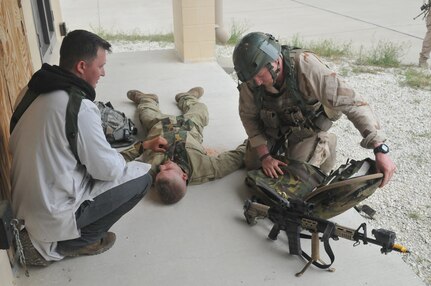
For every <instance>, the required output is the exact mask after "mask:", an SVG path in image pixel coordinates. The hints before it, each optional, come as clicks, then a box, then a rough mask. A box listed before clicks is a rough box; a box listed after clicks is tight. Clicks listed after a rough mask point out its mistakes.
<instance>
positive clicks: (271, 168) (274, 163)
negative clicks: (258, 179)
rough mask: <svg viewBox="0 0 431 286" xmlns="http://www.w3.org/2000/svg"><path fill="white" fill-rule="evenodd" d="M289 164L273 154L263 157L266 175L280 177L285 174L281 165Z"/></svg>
mask: <svg viewBox="0 0 431 286" xmlns="http://www.w3.org/2000/svg"><path fill="white" fill-rule="evenodd" d="M286 165H287V164H286V163H284V162H281V161H279V160H277V159H274V158H272V156H270V155H269V156H266V157H265V158H264V159H262V170H263V173H264V174H265V175H267V176H268V177H270V178H278V175H283V171H282V170H281V169H280V167H279V166H286Z"/></svg>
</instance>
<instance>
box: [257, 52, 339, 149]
mask: <svg viewBox="0 0 431 286" xmlns="http://www.w3.org/2000/svg"><path fill="white" fill-rule="evenodd" d="M302 52H304V50H302V49H298V48H291V47H288V46H283V47H282V51H281V53H282V55H283V72H284V74H285V83H286V86H287V89H286V90H283V91H282V92H281V94H271V93H268V92H266V91H265V88H264V87H263V86H261V87H258V88H257V89H255V90H254V91H253V93H254V96H255V101H256V104H257V106H258V107H259V109H260V118H261V120H262V121H263V124H264V127H265V133H266V134H267V135H268V136H270V137H271V138H274V139H276V140H277V141H279V140H285V139H286V138H287V137H288V136H289V137H290V139H295V140H299V141H300V140H302V139H304V138H307V137H310V136H312V135H313V134H315V133H317V132H319V131H321V130H323V131H326V130H328V129H329V128H330V126H331V125H332V122H331V121H330V120H329V119H328V118H327V116H326V115H325V112H324V110H323V105H322V104H321V103H320V102H319V101H318V100H317V99H315V98H307V97H306V96H305V95H304V94H303V93H302V92H301V91H300V90H299V87H298V78H297V70H296V67H295V65H296V63H297V62H298V61H299V55H300V54H301V53H302Z"/></svg>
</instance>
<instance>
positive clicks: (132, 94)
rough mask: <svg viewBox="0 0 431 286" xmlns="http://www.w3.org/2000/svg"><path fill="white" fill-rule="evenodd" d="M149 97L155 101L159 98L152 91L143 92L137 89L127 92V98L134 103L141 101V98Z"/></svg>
mask: <svg viewBox="0 0 431 286" xmlns="http://www.w3.org/2000/svg"><path fill="white" fill-rule="evenodd" d="M145 97H146V98H151V99H152V100H154V101H155V102H157V103H159V98H158V97H157V95H155V94H152V93H143V92H141V91H139V90H135V89H133V90H129V91H128V92H127V98H128V99H130V100H131V101H133V102H134V103H136V104H139V103H140V102H141V99H142V98H145Z"/></svg>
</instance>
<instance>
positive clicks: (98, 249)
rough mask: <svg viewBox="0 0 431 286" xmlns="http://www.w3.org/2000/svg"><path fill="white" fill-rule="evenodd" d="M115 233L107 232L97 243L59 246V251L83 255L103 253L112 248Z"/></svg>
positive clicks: (71, 254)
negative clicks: (69, 247) (70, 247)
mask: <svg viewBox="0 0 431 286" xmlns="http://www.w3.org/2000/svg"><path fill="white" fill-rule="evenodd" d="M115 239H116V236H115V233H113V232H109V231H108V232H107V233H106V234H105V236H104V237H102V238H101V239H100V240H98V241H96V242H95V243H92V244H89V245H86V246H83V247H81V248H77V249H61V248H58V247H57V252H58V253H60V254H61V255H63V256H70V257H74V256H82V255H96V254H100V253H103V252H105V251H107V250H108V249H110V248H111V247H112V246H113V245H114V243H115Z"/></svg>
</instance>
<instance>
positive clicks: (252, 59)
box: [233, 32, 281, 82]
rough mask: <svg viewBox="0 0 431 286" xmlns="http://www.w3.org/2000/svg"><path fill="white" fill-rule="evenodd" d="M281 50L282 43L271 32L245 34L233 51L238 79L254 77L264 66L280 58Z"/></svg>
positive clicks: (245, 79)
mask: <svg viewBox="0 0 431 286" xmlns="http://www.w3.org/2000/svg"><path fill="white" fill-rule="evenodd" d="M280 52H281V46H280V44H279V43H278V42H277V40H276V39H275V38H274V36H272V35H270V34H265V33H262V32H252V33H249V34H247V35H245V36H244V37H243V38H242V39H241V40H240V41H239V43H238V44H237V45H236V46H235V49H234V51H233V64H234V69H235V71H236V73H237V75H238V79H239V80H240V81H242V82H246V81H248V80H250V79H252V78H253V77H254V76H255V75H256V74H257V73H258V72H259V71H260V70H261V69H262V68H263V67H264V66H268V65H269V66H270V63H272V62H273V61H275V60H276V59H278V57H279V56H280ZM269 66H268V67H269ZM269 68H271V69H272V67H269ZM270 71H271V70H270Z"/></svg>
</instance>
